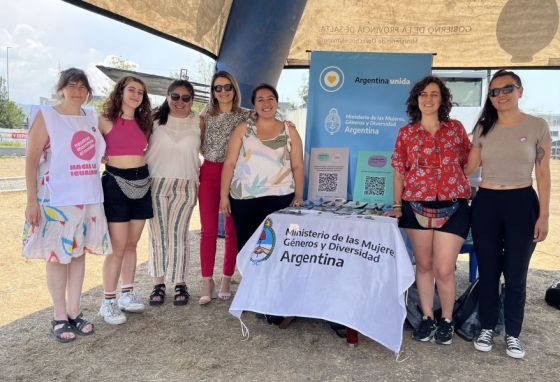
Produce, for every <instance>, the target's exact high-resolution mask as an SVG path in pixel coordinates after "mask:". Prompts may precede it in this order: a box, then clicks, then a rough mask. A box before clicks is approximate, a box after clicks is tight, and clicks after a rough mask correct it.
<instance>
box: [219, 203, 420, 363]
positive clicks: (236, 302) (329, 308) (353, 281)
mask: <svg viewBox="0 0 560 382" xmlns="http://www.w3.org/2000/svg"><path fill="white" fill-rule="evenodd" d="M237 267H238V269H239V272H240V273H241V275H242V276H243V278H242V281H241V283H240V285H239V288H238V290H237V293H236V294H235V298H234V299H233V302H232V304H231V306H230V309H229V311H230V313H231V314H232V315H234V316H235V317H237V318H239V319H241V314H242V312H243V311H245V310H247V311H252V312H258V313H263V314H272V315H277V316H299V317H312V318H319V319H324V320H328V321H333V322H337V323H340V324H343V325H346V326H348V327H351V328H354V329H356V330H357V331H359V332H360V333H362V334H364V335H366V336H368V337H370V338H371V339H373V340H375V341H377V342H379V343H380V344H382V345H384V346H385V347H387V348H389V349H390V350H392V351H394V352H398V351H399V350H400V347H401V343H402V335H403V323H404V319H405V317H406V307H405V301H404V293H405V292H406V290H407V289H408V288H409V286H410V285H412V283H413V282H414V271H413V268H412V264H411V262H410V259H409V257H408V254H407V251H406V247H405V244H404V242H403V240H402V237H401V234H400V232H399V229H398V227H397V223H396V220H395V219H392V218H387V217H377V216H376V217H367V218H366V217H355V216H337V215H333V214H325V213H320V214H317V213H311V212H310V213H308V214H303V213H302V214H282V213H274V214H271V215H269V216H268V217H267V218H266V219H265V221H264V222H263V223H262V224H261V226H260V227H259V229H257V230H256V231H255V233H254V234H253V236H252V237H251V238H250V239H249V241H248V242H247V244H246V245H245V246H244V247H243V249H242V250H241V252H240V253H239V255H238V257H237Z"/></svg>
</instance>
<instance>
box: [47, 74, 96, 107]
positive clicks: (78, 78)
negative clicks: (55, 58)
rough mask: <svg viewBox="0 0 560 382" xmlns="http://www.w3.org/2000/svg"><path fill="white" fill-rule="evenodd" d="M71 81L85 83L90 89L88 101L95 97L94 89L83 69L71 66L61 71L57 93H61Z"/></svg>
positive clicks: (88, 89)
mask: <svg viewBox="0 0 560 382" xmlns="http://www.w3.org/2000/svg"><path fill="white" fill-rule="evenodd" d="M70 82H81V83H82V84H84V86H85V87H86V89H87V91H88V98H87V102H89V101H91V99H92V98H93V94H92V93H93V90H92V89H91V86H90V85H89V81H88V78H87V76H86V73H85V72H84V71H83V70H82V69H76V68H69V69H66V70H63V71H62V72H60V76H59V77H58V83H57V84H56V93H59V92H60V91H61V90H62V89H64V88H65V87H66V86H68V84H69V83H70Z"/></svg>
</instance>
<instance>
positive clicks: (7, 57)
mask: <svg viewBox="0 0 560 382" xmlns="http://www.w3.org/2000/svg"><path fill="white" fill-rule="evenodd" d="M10 48H11V46H7V47H6V89H7V91H8V101H9V100H10Z"/></svg>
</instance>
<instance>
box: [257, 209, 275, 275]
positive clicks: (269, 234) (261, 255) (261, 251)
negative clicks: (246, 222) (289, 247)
mask: <svg viewBox="0 0 560 382" xmlns="http://www.w3.org/2000/svg"><path fill="white" fill-rule="evenodd" d="M275 243H276V234H275V233H274V230H273V229H272V220H271V219H270V218H268V219H266V220H265V222H264V225H263V229H262V232H261V235H260V236H259V240H258V241H257V246H256V247H255V250H254V251H253V253H252V254H251V262H252V263H253V264H254V265H258V264H259V263H262V262H263V261H266V260H268V258H269V257H270V256H271V255H272V251H273V250H274V244H275Z"/></svg>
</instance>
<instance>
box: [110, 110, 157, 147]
mask: <svg viewBox="0 0 560 382" xmlns="http://www.w3.org/2000/svg"><path fill="white" fill-rule="evenodd" d="M105 143H106V144H107V148H106V149H105V154H107V155H109V156H121V155H139V156H142V155H144V151H145V150H146V147H147V146H148V139H147V138H146V136H145V135H144V132H142V130H140V126H138V122H136V121H135V120H133V119H123V118H121V117H117V119H116V120H115V122H114V123H113V128H112V129H111V131H109V133H108V134H107V135H105Z"/></svg>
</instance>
